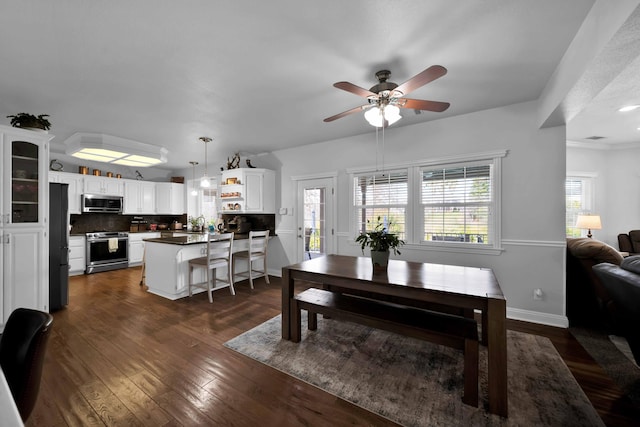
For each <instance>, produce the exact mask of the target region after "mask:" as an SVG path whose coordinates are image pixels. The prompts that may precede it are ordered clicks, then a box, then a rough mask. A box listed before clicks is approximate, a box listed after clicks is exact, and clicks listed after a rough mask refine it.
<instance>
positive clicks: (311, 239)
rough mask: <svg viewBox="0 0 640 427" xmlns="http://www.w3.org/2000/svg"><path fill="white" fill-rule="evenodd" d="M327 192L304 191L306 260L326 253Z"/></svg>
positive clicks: (323, 189) (308, 189) (318, 190)
mask: <svg viewBox="0 0 640 427" xmlns="http://www.w3.org/2000/svg"><path fill="white" fill-rule="evenodd" d="M325 190H326V189H325V188H305V189H304V220H303V222H304V251H305V253H304V259H312V258H316V257H319V256H321V255H323V254H325V253H326V249H325V243H326V223H325V213H326V212H325V207H326V206H325V193H326V191H325Z"/></svg>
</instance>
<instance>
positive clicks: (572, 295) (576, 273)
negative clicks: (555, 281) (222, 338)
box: [566, 237, 623, 330]
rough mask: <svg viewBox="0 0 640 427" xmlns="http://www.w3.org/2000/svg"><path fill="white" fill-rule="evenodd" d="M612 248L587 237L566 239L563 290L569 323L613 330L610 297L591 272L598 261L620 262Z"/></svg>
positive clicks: (570, 324)
mask: <svg viewBox="0 0 640 427" xmlns="http://www.w3.org/2000/svg"><path fill="white" fill-rule="evenodd" d="M622 260H623V257H622V254H620V252H618V251H617V250H616V249H615V248H613V247H611V246H609V245H607V244H606V243H604V242H601V241H599V240H595V239H591V238H588V237H580V238H571V237H569V238H567V259H566V292H567V294H566V295H567V317H568V319H569V326H583V327H605V328H607V329H609V330H614V329H615V324H614V318H613V317H612V315H611V311H612V310H613V307H612V304H611V297H610V295H609V293H608V292H607V290H606V289H605V288H604V286H603V285H602V282H601V280H600V278H599V277H598V276H596V274H595V273H594V272H593V269H592V268H593V266H594V265H597V264H601V263H610V264H613V265H616V266H617V265H620V263H621V262H622Z"/></svg>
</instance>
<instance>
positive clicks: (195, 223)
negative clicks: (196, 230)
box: [189, 215, 204, 227]
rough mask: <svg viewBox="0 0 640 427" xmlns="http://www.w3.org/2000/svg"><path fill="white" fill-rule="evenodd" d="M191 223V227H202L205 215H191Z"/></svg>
mask: <svg viewBox="0 0 640 427" xmlns="http://www.w3.org/2000/svg"><path fill="white" fill-rule="evenodd" d="M189 223H190V224H191V227H200V226H201V225H203V224H204V215H200V216H190V217H189Z"/></svg>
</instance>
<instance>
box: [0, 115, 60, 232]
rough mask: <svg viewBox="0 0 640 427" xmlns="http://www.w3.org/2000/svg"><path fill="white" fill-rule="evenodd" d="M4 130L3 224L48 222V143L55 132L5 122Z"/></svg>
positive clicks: (8, 225)
mask: <svg viewBox="0 0 640 427" xmlns="http://www.w3.org/2000/svg"><path fill="white" fill-rule="evenodd" d="M0 130H1V131H2V133H1V135H2V154H3V156H2V174H1V175H2V176H1V178H0V183H1V184H2V199H1V200H0V202H1V205H2V223H3V226H4V227H11V226H29V225H40V226H44V221H45V216H46V212H45V209H44V208H45V206H47V203H46V198H45V196H46V195H47V194H48V191H47V188H45V186H46V185H48V178H47V170H48V164H47V161H48V157H49V156H48V152H49V151H48V143H49V140H50V139H51V138H52V137H53V136H51V135H48V134H46V133H39V132H36V131H28V130H22V129H16V128H11V127H5V126H3V127H2V128H1V129H0Z"/></svg>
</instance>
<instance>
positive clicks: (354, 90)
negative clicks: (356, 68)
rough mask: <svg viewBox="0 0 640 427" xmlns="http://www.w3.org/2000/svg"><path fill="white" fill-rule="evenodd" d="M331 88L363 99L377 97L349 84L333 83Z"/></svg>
mask: <svg viewBox="0 0 640 427" xmlns="http://www.w3.org/2000/svg"><path fill="white" fill-rule="evenodd" d="M333 87H337V88H338V89H342V90H346V91H347V92H351V93H355V94H356V95H358V96H361V97H363V98H368V97H370V96H375V97H377V96H378V95H377V94H375V93H373V92H371V91H370V90H369V89H365V88H361V87H360V86H356V85H354V84H353V83H349V82H338V83H334V84H333Z"/></svg>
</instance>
